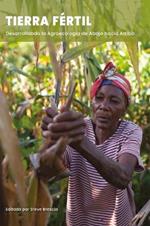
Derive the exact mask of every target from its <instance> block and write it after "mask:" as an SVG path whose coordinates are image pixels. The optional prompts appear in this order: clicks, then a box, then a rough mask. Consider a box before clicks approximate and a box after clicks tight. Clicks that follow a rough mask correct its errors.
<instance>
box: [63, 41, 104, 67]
mask: <svg viewBox="0 0 150 226" xmlns="http://www.w3.org/2000/svg"><path fill="white" fill-rule="evenodd" d="M98 45H100V42H87V43H83V44H81V45H79V46H77V47H74V48H71V49H69V50H67V51H66V52H65V53H64V54H63V56H62V62H63V63H66V62H68V61H70V60H73V59H74V58H76V57H78V56H80V55H81V54H83V53H85V52H86V51H88V50H90V49H92V48H94V47H96V46H98Z"/></svg>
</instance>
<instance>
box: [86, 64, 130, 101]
mask: <svg viewBox="0 0 150 226" xmlns="http://www.w3.org/2000/svg"><path fill="white" fill-rule="evenodd" d="M105 80H109V81H111V84H112V85H114V86H116V87H118V88H120V89H121V90H122V91H123V92H124V94H125V96H126V97H127V99H128V103H129V102H130V95H131V85H130V82H129V81H128V79H126V78H125V77H124V75H122V74H119V73H118V72H117V71H116V67H115V66H114V64H113V63H112V62H109V63H108V64H106V66H105V68H104V70H103V72H102V73H101V74H100V75H99V76H98V78H97V79H96V80H95V81H94V83H93V85H92V86H91V90H90V98H91V99H92V98H93V97H94V96H95V95H96V93H97V91H98V89H99V88H100V87H101V86H102V85H103V84H106V83H104V81H105Z"/></svg>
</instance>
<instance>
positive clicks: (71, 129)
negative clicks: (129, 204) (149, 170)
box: [43, 85, 137, 189]
mask: <svg viewBox="0 0 150 226" xmlns="http://www.w3.org/2000/svg"><path fill="white" fill-rule="evenodd" d="M126 109H127V100H126V97H125V96H124V93H123V92H122V90H121V89H119V88H117V87H115V86H113V85H104V86H102V87H101V88H100V89H99V91H98V92H97V94H96V96H95V97H94V98H93V100H92V110H93V117H92V120H93V125H94V132H95V135H96V143H97V144H102V143H103V142H105V140H107V139H108V138H109V137H111V136H112V135H113V133H114V132H115V130H116V129H117V127H118V125H119V119H121V118H122V117H123V116H124V114H125V112H126ZM50 116H51V117H50ZM48 118H49V119H48ZM48 118H47V122H48V120H49V121H51V123H50V124H49V125H48V130H49V132H48V131H47V134H46V135H49V136H50V137H51V139H54V140H57V139H58V138H59V137H60V136H64V134H65V135H67V136H68V137H69V140H70V142H69V144H70V146H72V147H73V148H74V149H76V151H77V152H79V153H80V154H81V155H82V156H83V157H85V158H86V159H87V160H88V161H89V162H90V163H91V164H92V165H93V166H94V167H95V168H96V169H97V171H98V172H99V173H100V174H101V176H103V178H104V179H105V180H106V181H108V182H109V183H111V184H112V185H114V186H115V187H117V188H119V189H124V188H126V187H127V185H128V183H129V182H130V181H131V178H132V174H133V171H134V169H135V166H136V164H137V159H136V157H134V156H133V155H131V154H128V153H124V154H122V155H121V156H120V157H119V159H118V162H116V161H114V160H112V159H110V158H108V157H107V156H105V155H104V154H103V153H102V152H100V151H97V147H96V145H95V144H93V143H91V142H90V141H89V140H88V138H87V137H86V136H84V128H85V124H84V120H83V116H82V114H80V113H78V112H74V111H68V112H63V113H60V114H57V115H56V116H55V117H54V118H53V121H52V115H51V110H50V109H49V117H48ZM50 118H51V119H50ZM43 122H45V123H43V129H46V127H47V126H46V124H47V122H46V120H45V121H43ZM44 124H45V125H44Z"/></svg>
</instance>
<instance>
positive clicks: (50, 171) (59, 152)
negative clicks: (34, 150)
mask: <svg viewBox="0 0 150 226" xmlns="http://www.w3.org/2000/svg"><path fill="white" fill-rule="evenodd" d="M67 143H68V139H67V138H66V137H61V138H60V139H59V140H58V141H57V142H56V143H55V144H52V145H51V146H50V147H48V148H46V149H45V150H44V151H42V152H39V153H38V158H39V167H38V168H37V169H36V170H37V173H38V176H39V177H40V178H43V179H50V178H52V177H54V176H57V175H62V176H63V177H65V176H68V175H69V170H68V169H67V168H66V166H65V163H64V157H63V155H64V152H65V150H66V145H67Z"/></svg>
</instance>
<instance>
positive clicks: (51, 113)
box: [41, 107, 58, 138]
mask: <svg viewBox="0 0 150 226" xmlns="http://www.w3.org/2000/svg"><path fill="white" fill-rule="evenodd" d="M45 112H46V115H45V116H44V118H43V119H42V124H41V128H42V135H43V137H44V138H49V137H50V133H49V130H48V125H49V124H50V123H52V122H53V118H54V117H55V116H56V115H57V114H58V112H57V111H56V109H54V108H52V107H49V108H47V109H46V111H45Z"/></svg>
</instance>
